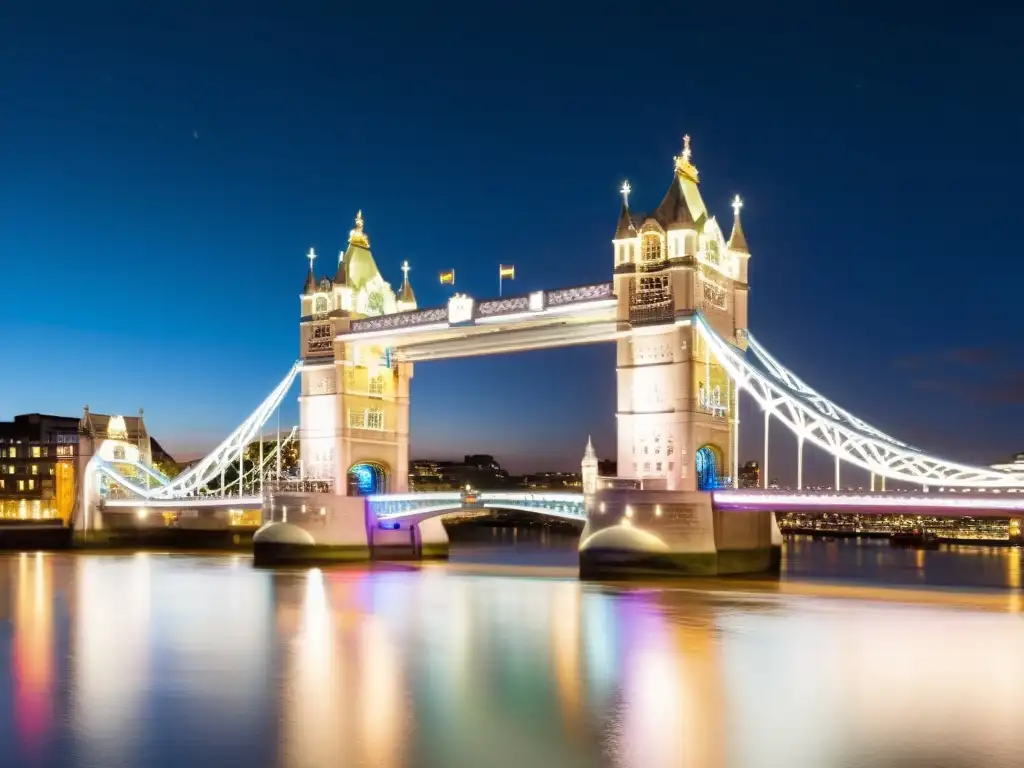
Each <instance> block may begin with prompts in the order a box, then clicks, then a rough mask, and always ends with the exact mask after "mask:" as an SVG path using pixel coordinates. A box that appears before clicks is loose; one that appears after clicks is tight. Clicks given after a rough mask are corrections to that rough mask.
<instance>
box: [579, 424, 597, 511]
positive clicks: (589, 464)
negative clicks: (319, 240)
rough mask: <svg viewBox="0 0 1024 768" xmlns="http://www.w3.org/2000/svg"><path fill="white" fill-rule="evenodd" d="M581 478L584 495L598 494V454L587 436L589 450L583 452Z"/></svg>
mask: <svg viewBox="0 0 1024 768" xmlns="http://www.w3.org/2000/svg"><path fill="white" fill-rule="evenodd" d="M580 470H581V474H580V478H581V480H582V481H583V493H584V495H588V496H589V495H591V494H593V493H596V492H597V453H595V452H594V443H593V442H592V441H591V439H590V435H587V449H586V450H585V451H584V452H583V461H581V462H580Z"/></svg>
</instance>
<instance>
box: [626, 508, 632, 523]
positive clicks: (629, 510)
mask: <svg viewBox="0 0 1024 768" xmlns="http://www.w3.org/2000/svg"><path fill="white" fill-rule="evenodd" d="M626 517H627V518H629V519H630V520H632V519H633V507H631V506H630V505H629V504H627V505H626Z"/></svg>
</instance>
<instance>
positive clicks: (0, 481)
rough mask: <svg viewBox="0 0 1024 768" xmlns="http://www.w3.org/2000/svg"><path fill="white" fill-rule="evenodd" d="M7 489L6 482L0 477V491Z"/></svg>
mask: <svg viewBox="0 0 1024 768" xmlns="http://www.w3.org/2000/svg"><path fill="white" fill-rule="evenodd" d="M6 487H7V481H6V480H4V479H3V478H2V477H0V491H2V490H3V489H4V488H6Z"/></svg>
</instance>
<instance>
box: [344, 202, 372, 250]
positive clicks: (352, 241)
mask: <svg viewBox="0 0 1024 768" xmlns="http://www.w3.org/2000/svg"><path fill="white" fill-rule="evenodd" d="M348 244H349V245H360V246H362V247H363V248H369V247H370V238H368V237H367V236H366V233H365V232H363V211H362V209H360V210H359V211H358V212H356V227H355V229H353V230H352V231H351V232H349V233H348Z"/></svg>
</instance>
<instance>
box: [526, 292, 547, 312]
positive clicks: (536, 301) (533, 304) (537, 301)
mask: <svg viewBox="0 0 1024 768" xmlns="http://www.w3.org/2000/svg"><path fill="white" fill-rule="evenodd" d="M529 307H530V311H531V312H540V311H542V310H543V309H544V291H534V292H533V293H531V294H530V299H529Z"/></svg>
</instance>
